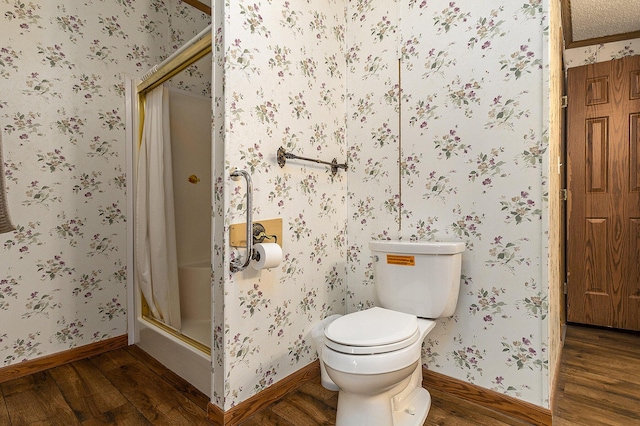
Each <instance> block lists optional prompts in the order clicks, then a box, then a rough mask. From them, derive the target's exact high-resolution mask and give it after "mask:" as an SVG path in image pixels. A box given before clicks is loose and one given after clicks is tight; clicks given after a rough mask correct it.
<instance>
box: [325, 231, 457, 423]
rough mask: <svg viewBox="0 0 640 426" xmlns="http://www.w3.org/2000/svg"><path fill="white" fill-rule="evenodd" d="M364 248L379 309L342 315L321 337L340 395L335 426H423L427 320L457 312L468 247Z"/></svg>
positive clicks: (375, 244)
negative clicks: (370, 262)
mask: <svg viewBox="0 0 640 426" xmlns="http://www.w3.org/2000/svg"><path fill="white" fill-rule="evenodd" d="M369 248H370V249H371V252H372V258H373V259H374V260H373V269H374V278H375V279H374V283H375V287H376V293H377V295H378V298H379V300H380V304H381V305H382V307H375V308H370V309H367V310H364V311H359V312H354V313H350V314H348V315H345V316H342V317H340V318H338V319H336V320H335V321H333V322H332V323H331V324H329V325H328V326H327V328H326V329H325V332H324V337H325V340H324V346H323V347H322V355H321V356H322V363H323V365H324V367H325V369H326V372H327V374H328V376H329V378H330V379H331V381H333V383H335V385H336V386H337V387H338V392H339V393H338V409H337V414H336V425H337V426H360V425H361V426H421V425H422V424H423V423H424V421H425V420H426V418H427V414H428V413H429V409H430V407H431V396H430V395H429V392H428V391H427V390H426V389H423V388H422V365H421V352H422V343H423V342H424V339H425V337H426V336H427V334H428V333H429V332H430V331H431V330H432V329H433V328H434V327H435V324H436V323H435V321H434V320H432V319H431V318H443V317H448V316H451V315H453V313H454V310H455V308H456V303H457V299H458V293H459V287H460V273H461V253H462V252H463V251H464V248H465V246H464V243H462V242H424V241H372V242H370V243H369ZM427 318H429V319H427ZM327 380H328V379H327Z"/></svg>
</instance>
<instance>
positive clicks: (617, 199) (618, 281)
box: [567, 56, 640, 330]
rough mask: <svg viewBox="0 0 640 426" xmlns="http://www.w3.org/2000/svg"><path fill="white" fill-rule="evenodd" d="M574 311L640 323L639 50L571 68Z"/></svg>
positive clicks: (617, 323)
mask: <svg viewBox="0 0 640 426" xmlns="http://www.w3.org/2000/svg"><path fill="white" fill-rule="evenodd" d="M568 97H569V99H568V101H569V107H568V117H567V118H568V133H567V186H568V203H567V217H568V224H567V279H568V281H567V290H568V292H567V319H568V321H570V322H577V323H583V324H592V325H600V326H607V327H614V328H621V329H627V330H640V314H639V311H640V56H633V57H628V58H623V59H617V60H613V61H609V62H604V63H598V64H592V65H585V66H581V67H577V68H571V69H569V70H568Z"/></svg>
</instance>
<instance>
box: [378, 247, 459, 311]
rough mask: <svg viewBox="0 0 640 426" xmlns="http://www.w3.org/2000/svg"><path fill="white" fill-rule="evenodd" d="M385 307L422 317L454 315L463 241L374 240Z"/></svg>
mask: <svg viewBox="0 0 640 426" xmlns="http://www.w3.org/2000/svg"><path fill="white" fill-rule="evenodd" d="M369 248H370V249H371V254H372V255H373V258H374V262H373V271H374V278H375V286H376V291H377V294H378V299H379V301H380V304H381V306H382V307H383V308H387V309H392V310H394V311H400V312H405V313H408V314H413V315H416V316H418V317H421V318H441V317H450V316H451V315H453V312H454V311H455V309H456V303H457V302H458V293H459V290H460V274H461V267H462V252H463V251H464V249H465V245H464V243H463V242H428V241H370V242H369Z"/></svg>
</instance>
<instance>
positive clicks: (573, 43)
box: [560, 0, 640, 48]
mask: <svg viewBox="0 0 640 426" xmlns="http://www.w3.org/2000/svg"><path fill="white" fill-rule="evenodd" d="M560 3H561V4H562V27H563V30H564V38H565V47H566V48H572V47H579V46H589V45H595V44H600V43H608V42H612V41H617V40H626V39H634V38H640V0H560Z"/></svg>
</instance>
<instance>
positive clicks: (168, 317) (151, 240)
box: [135, 86, 181, 330]
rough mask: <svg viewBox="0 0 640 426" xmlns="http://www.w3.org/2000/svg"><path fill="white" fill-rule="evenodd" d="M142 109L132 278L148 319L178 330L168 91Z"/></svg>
mask: <svg viewBox="0 0 640 426" xmlns="http://www.w3.org/2000/svg"><path fill="white" fill-rule="evenodd" d="M145 104H146V105H145V111H144V125H143V131H142V142H141V144H140V148H139V153H138V170H137V179H136V214H135V217H136V223H135V259H136V261H135V266H136V276H137V279H138V285H139V286H140V289H141V291H142V294H143V295H144V298H145V299H146V301H147V304H148V305H149V308H150V309H151V314H152V315H153V317H154V318H156V319H158V320H161V321H163V322H164V323H165V324H167V325H169V326H171V327H173V328H175V329H178V330H179V329H180V327H181V323H180V295H179V290H178V260H177V254H176V229H175V214H174V206H173V177H172V168H171V140H170V132H169V130H170V129H169V91H168V89H166V88H165V87H163V86H160V87H157V88H155V89H153V90H152V91H150V92H149V93H147V95H146V101H145Z"/></svg>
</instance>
